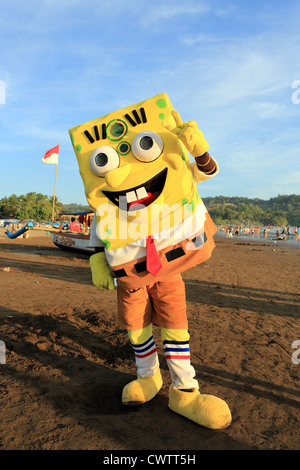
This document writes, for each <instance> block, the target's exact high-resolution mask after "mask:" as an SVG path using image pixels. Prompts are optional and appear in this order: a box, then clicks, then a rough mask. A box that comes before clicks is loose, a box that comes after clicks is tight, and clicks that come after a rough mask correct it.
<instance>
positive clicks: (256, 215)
mask: <svg viewBox="0 0 300 470" xmlns="http://www.w3.org/2000/svg"><path fill="white" fill-rule="evenodd" d="M203 201H204V203H205V205H206V207H207V209H208V211H209V213H210V215H211V217H212V219H213V221H214V222H215V224H217V225H226V224H238V225H240V224H243V223H244V224H246V225H247V224H255V225H275V226H284V225H291V226H295V225H296V226H297V225H300V195H296V194H293V195H289V196H286V195H279V196H277V197H274V198H271V199H269V200H264V199H257V198H255V199H249V198H246V197H227V196H217V197H208V198H203ZM52 204H53V197H52V196H46V195H44V194H40V193H34V192H31V193H27V194H25V195H21V196H17V195H16V194H12V195H11V196H9V197H4V198H2V199H0V218H1V219H9V218H14V219H19V220H24V219H33V220H38V221H40V220H51V217H52ZM88 209H89V207H88V206H84V205H81V204H77V203H72V204H63V203H61V202H60V201H59V200H58V199H57V198H55V216H54V218H55V219H58V214H59V212H61V211H73V212H80V211H84V210H88Z"/></svg>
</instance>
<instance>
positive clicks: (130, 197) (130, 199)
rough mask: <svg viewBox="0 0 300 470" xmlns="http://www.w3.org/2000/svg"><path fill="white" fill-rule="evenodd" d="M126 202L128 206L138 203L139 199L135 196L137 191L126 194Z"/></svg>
mask: <svg viewBox="0 0 300 470" xmlns="http://www.w3.org/2000/svg"><path fill="white" fill-rule="evenodd" d="M126 200H127V204H129V203H130V202H133V201H136V200H137V197H136V195H135V191H130V192H129V193H126Z"/></svg>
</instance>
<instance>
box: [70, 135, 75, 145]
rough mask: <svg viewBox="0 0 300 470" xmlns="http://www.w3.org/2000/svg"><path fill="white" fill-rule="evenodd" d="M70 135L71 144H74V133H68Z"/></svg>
mask: <svg viewBox="0 0 300 470" xmlns="http://www.w3.org/2000/svg"><path fill="white" fill-rule="evenodd" d="M70 137H71V142H72V144H73V145H74V135H73V134H70Z"/></svg>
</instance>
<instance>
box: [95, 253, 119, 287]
mask: <svg viewBox="0 0 300 470" xmlns="http://www.w3.org/2000/svg"><path fill="white" fill-rule="evenodd" d="M90 266H91V271H92V278H93V284H94V285H95V286H96V287H98V289H99V290H114V288H115V286H114V278H113V276H112V273H111V269H110V267H109V264H108V262H107V259H106V256H105V253H103V252H100V253H95V254H94V255H92V256H91V257H90Z"/></svg>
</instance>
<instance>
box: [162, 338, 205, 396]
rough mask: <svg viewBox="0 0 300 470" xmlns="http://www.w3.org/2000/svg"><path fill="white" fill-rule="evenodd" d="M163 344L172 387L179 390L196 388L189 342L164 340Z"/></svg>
mask: <svg viewBox="0 0 300 470" xmlns="http://www.w3.org/2000/svg"><path fill="white" fill-rule="evenodd" d="M163 344H164V350H165V357H166V360H167V364H168V367H169V371H170V374H171V379H172V384H173V387H175V388H177V389H181V390H182V389H189V388H197V389H198V388H199V384H198V381H197V380H196V379H194V377H195V375H196V373H195V369H194V367H193V366H192V365H191V360H190V347H189V342H188V341H174V340H173V341H167V340H165V341H164V342H163Z"/></svg>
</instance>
